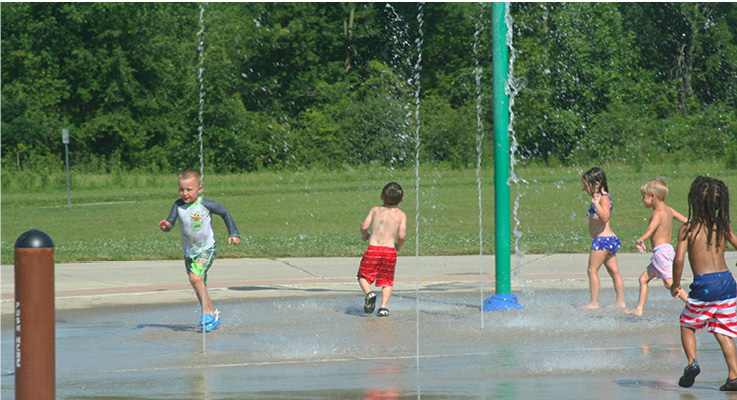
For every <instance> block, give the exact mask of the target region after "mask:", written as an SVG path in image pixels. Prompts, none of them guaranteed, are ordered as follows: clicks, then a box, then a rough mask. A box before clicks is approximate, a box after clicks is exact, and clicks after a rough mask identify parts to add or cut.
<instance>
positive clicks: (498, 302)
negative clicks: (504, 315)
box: [482, 293, 525, 311]
mask: <svg viewBox="0 0 737 400" xmlns="http://www.w3.org/2000/svg"><path fill="white" fill-rule="evenodd" d="M524 309H525V307H524V306H523V305H522V304H520V303H519V302H518V301H517V296H515V295H513V294H511V293H508V294H495V295H493V296H491V297H489V298H488V299H486V300H484V305H483V307H482V310H483V311H507V310H524Z"/></svg>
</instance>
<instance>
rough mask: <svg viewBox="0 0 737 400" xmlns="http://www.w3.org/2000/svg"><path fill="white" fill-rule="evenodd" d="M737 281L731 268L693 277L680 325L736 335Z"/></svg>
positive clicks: (726, 334)
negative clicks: (736, 281)
mask: <svg viewBox="0 0 737 400" xmlns="http://www.w3.org/2000/svg"><path fill="white" fill-rule="evenodd" d="M736 306H737V284H736V283H735V280H734V278H733V277H732V273H731V272H730V271H724V272H715V273H711V274H700V275H696V276H694V280H693V283H692V284H691V291H690V292H689V293H688V302H687V303H686V308H684V309H683V312H682V313H681V318H680V322H681V326H685V327H687V328H692V329H701V328H703V327H706V330H707V331H708V332H713V333H720V334H722V335H725V336H729V337H732V338H734V337H737V313H736V312H735V307H736Z"/></svg>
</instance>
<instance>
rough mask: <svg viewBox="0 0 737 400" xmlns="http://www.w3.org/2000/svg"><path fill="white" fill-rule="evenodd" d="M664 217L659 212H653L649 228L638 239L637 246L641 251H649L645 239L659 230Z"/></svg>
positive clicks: (643, 252)
mask: <svg viewBox="0 0 737 400" xmlns="http://www.w3.org/2000/svg"><path fill="white" fill-rule="evenodd" d="M662 219H663V216H662V215H661V213H659V212H653V213H652V215H651V216H650V223H649V224H648V226H647V230H646V231H645V233H644V234H643V235H642V236H640V238H639V239H637V243H636V247H637V250H638V251H639V252H640V253H642V254H645V252H646V251H647V247H646V246H645V241H646V240H648V239H650V238H651V237H653V235H654V234H655V231H657V230H658V227H659V226H660V223H661V220H662Z"/></svg>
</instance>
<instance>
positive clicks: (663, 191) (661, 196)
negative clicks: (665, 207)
mask: <svg viewBox="0 0 737 400" xmlns="http://www.w3.org/2000/svg"><path fill="white" fill-rule="evenodd" d="M640 192H642V193H644V194H650V193H655V197H657V198H658V200H660V201H665V198H666V197H668V185H666V184H665V181H664V180H662V179H660V178H655V179H650V180H649V181H647V182H645V183H643V184H642V186H640Z"/></svg>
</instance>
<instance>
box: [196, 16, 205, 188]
mask: <svg viewBox="0 0 737 400" xmlns="http://www.w3.org/2000/svg"><path fill="white" fill-rule="evenodd" d="M197 43H198V45H197V51H199V54H200V65H199V74H198V76H197V78H198V80H199V83H200V111H199V114H198V119H199V122H200V126H199V127H198V128H197V132H198V136H199V138H200V183H202V180H203V179H204V177H205V158H204V154H203V153H204V147H205V145H204V142H203V141H202V131H203V130H204V129H205V128H204V126H205V124H204V119H203V114H204V111H205V79H204V76H203V74H204V72H205V8H204V7H202V6H201V5H200V31H199V32H197Z"/></svg>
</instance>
